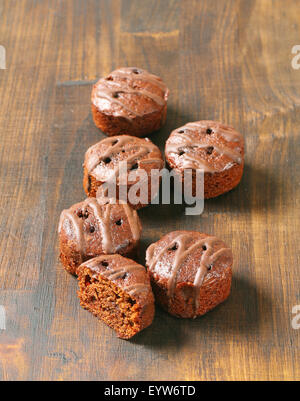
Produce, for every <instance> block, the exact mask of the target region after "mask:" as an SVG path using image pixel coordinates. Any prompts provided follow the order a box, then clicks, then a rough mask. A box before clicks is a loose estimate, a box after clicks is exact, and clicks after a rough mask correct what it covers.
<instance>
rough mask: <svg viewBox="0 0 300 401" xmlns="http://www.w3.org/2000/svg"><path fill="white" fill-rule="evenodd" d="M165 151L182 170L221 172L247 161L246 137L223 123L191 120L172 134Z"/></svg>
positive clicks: (168, 157) (171, 160) (171, 162)
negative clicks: (245, 151)
mask: <svg viewBox="0 0 300 401" xmlns="http://www.w3.org/2000/svg"><path fill="white" fill-rule="evenodd" d="M165 153H166V157H167V159H168V161H169V163H170V165H171V167H175V168H177V169H179V170H180V171H183V170H184V169H188V168H191V169H203V170H204V172H209V173H215V172H221V171H224V170H227V169H229V168H231V167H232V166H234V165H237V164H242V163H243V161H244V160H243V157H244V139H243V136H242V135H241V134H240V133H239V132H237V131H235V130H234V129H233V128H232V127H229V126H226V125H223V124H221V123H219V122H215V121H197V122H191V123H188V124H186V125H184V126H183V127H180V128H177V129H176V130H174V131H173V132H172V133H171V135H170V136H169V138H168V140H167V142H166V147H165Z"/></svg>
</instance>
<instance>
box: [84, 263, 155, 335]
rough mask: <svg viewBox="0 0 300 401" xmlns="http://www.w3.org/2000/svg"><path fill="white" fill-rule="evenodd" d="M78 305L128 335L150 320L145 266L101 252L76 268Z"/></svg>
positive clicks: (151, 308) (151, 309)
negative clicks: (101, 253) (100, 254)
mask: <svg viewBox="0 0 300 401" xmlns="http://www.w3.org/2000/svg"><path fill="white" fill-rule="evenodd" d="M78 282H79V291H78V296H79V299H80V305H81V306H82V307H83V308H84V309H87V310H88V311H90V312H91V313H92V314H93V315H95V316H96V317H98V318H99V319H101V320H103V321H104V322H105V323H106V324H107V325H108V326H109V327H111V328H112V329H114V330H115V331H116V332H117V333H118V336H119V337H120V338H124V339H129V338H131V337H132V336H134V335H135V334H137V333H138V332H140V331H141V330H143V329H144V328H146V327H147V326H149V325H150V324H151V323H152V320H153V317H154V297H153V293H152V290H151V286H150V280H149V276H148V274H147V272H146V270H145V268H144V267H143V266H141V265H139V264H138V263H136V262H134V261H133V260H130V259H127V258H124V257H122V256H120V255H102V256H98V257H96V258H94V259H91V260H89V261H87V262H85V263H83V264H82V265H81V266H80V267H79V268H78Z"/></svg>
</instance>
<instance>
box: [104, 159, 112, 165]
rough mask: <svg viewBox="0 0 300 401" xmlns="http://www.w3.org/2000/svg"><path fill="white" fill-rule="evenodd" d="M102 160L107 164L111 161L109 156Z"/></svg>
mask: <svg viewBox="0 0 300 401" xmlns="http://www.w3.org/2000/svg"><path fill="white" fill-rule="evenodd" d="M103 161H104V163H105V164H108V163H110V162H111V158H110V157H106V158H105V159H104V160H103Z"/></svg>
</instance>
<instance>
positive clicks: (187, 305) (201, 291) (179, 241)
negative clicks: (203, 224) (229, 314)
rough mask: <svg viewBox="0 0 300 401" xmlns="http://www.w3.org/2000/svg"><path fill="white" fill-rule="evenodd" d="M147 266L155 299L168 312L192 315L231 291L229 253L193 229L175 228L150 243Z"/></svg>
mask: <svg viewBox="0 0 300 401" xmlns="http://www.w3.org/2000/svg"><path fill="white" fill-rule="evenodd" d="M146 266H147V268H148V271H149V273H150V279H151V283H152V288H153V292H154V295H155V299H156V301H157V302H158V303H159V304H160V305H161V306H162V307H163V308H164V309H165V310H166V311H167V312H169V313H170V314H171V315H174V316H177V317H183V318H195V317H197V316H201V315H204V314H205V313H206V312H208V311H210V310H211V309H213V308H214V307H216V306H217V305H218V304H220V303H221V302H223V301H224V300H225V299H226V298H227V297H228V296H229V293H230V287H231V276H232V270H231V266H232V252H231V250H230V249H229V248H227V246H226V245H225V244H224V242H223V241H221V240H219V239H217V238H216V237H214V236H211V235H207V234H203V233H199V232H196V231H174V232H171V233H169V234H167V235H165V236H164V237H162V238H161V239H160V240H159V241H157V242H155V243H153V244H152V245H150V246H149V248H148V249H147V253H146Z"/></svg>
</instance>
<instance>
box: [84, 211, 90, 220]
mask: <svg viewBox="0 0 300 401" xmlns="http://www.w3.org/2000/svg"><path fill="white" fill-rule="evenodd" d="M83 217H84V218H85V219H87V218H88V217H89V212H88V211H87V210H86V211H85V212H84V214H83Z"/></svg>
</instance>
